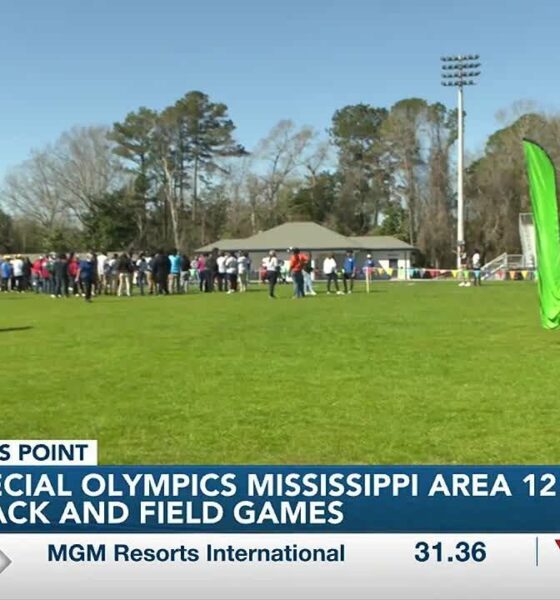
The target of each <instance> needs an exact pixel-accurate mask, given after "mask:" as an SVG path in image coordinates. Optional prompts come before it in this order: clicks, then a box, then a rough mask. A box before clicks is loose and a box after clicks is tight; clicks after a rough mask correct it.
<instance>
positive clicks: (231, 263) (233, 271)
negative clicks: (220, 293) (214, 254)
mask: <svg viewBox="0 0 560 600" xmlns="http://www.w3.org/2000/svg"><path fill="white" fill-rule="evenodd" d="M225 267H226V275H227V286H228V288H229V289H228V292H227V293H228V294H233V293H234V292H235V291H237V257H236V256H235V253H234V252H232V253H231V254H230V253H229V252H227V253H226V262H225Z"/></svg>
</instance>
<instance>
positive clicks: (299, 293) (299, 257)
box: [290, 248, 305, 298]
mask: <svg viewBox="0 0 560 600" xmlns="http://www.w3.org/2000/svg"><path fill="white" fill-rule="evenodd" d="M304 267H305V256H303V254H301V253H300V251H299V248H294V249H293V250H292V258H291V259H290V273H291V274H292V279H293V280H294V292H295V296H294V297H295V298H303V297H304V296H305V292H304V291H303V268H304Z"/></svg>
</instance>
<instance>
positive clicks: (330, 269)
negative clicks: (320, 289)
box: [323, 253, 342, 296]
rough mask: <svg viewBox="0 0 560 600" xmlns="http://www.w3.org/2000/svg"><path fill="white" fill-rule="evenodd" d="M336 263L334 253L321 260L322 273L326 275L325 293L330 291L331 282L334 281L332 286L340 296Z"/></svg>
mask: <svg viewBox="0 0 560 600" xmlns="http://www.w3.org/2000/svg"><path fill="white" fill-rule="evenodd" d="M337 269H338V267H337V265H336V260H335V258H334V254H332V253H331V254H329V255H328V256H327V258H325V260H324V261H323V273H324V274H325V275H326V277H327V294H330V293H331V284H332V283H333V282H334V287H335V289H336V293H337V294H338V295H339V296H340V295H342V292H341V291H340V288H339V287H338V275H337Z"/></svg>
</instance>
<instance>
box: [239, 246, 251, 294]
mask: <svg viewBox="0 0 560 600" xmlns="http://www.w3.org/2000/svg"><path fill="white" fill-rule="evenodd" d="M250 268H251V261H250V259H249V253H248V252H242V253H241V254H240V255H239V258H238V259H237V273H238V275H239V291H240V292H246V291H247V287H248V285H249V270H250Z"/></svg>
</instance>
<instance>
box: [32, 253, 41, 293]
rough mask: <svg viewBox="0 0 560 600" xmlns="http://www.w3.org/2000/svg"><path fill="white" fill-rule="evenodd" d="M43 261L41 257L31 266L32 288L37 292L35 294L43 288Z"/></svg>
mask: <svg viewBox="0 0 560 600" xmlns="http://www.w3.org/2000/svg"><path fill="white" fill-rule="evenodd" d="M42 261H43V257H42V256H39V258H38V259H37V260H35V261H34V262H33V265H32V266H31V286H32V288H33V289H34V290H35V293H36V294H38V293H39V292H40V291H41V288H42V279H41V263H42Z"/></svg>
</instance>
